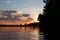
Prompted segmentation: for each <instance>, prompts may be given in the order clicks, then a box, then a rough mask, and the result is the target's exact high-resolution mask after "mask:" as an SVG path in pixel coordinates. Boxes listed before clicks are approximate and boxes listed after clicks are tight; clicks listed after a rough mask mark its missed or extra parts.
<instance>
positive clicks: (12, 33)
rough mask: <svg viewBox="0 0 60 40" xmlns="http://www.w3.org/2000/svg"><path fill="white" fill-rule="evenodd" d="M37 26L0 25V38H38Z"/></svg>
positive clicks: (15, 39)
mask: <svg viewBox="0 0 60 40" xmlns="http://www.w3.org/2000/svg"><path fill="white" fill-rule="evenodd" d="M39 30H40V29H39V27H29V26H28V27H0V40H39V37H40V35H39Z"/></svg>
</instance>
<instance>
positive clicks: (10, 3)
mask: <svg viewBox="0 0 60 40" xmlns="http://www.w3.org/2000/svg"><path fill="white" fill-rule="evenodd" d="M43 6H44V3H43V0H0V10H16V11H18V12H19V14H26V13H27V14H30V16H31V17H32V18H33V19H34V20H35V21H37V18H38V15H39V13H42V12H43V11H42V10H43Z"/></svg>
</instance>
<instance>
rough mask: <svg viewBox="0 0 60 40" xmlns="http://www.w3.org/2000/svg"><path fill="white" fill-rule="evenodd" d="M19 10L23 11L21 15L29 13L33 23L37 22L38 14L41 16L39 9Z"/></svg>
mask: <svg viewBox="0 0 60 40" xmlns="http://www.w3.org/2000/svg"><path fill="white" fill-rule="evenodd" d="M20 10H21V11H23V12H22V13H29V14H30V17H31V18H33V19H34V20H35V21H37V18H38V15H39V13H41V14H42V12H43V11H42V9H41V8H23V9H20Z"/></svg>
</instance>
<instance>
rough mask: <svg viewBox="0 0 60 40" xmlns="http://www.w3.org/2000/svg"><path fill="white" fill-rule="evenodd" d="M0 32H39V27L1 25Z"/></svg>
mask: <svg viewBox="0 0 60 40" xmlns="http://www.w3.org/2000/svg"><path fill="white" fill-rule="evenodd" d="M0 32H39V28H38V27H0Z"/></svg>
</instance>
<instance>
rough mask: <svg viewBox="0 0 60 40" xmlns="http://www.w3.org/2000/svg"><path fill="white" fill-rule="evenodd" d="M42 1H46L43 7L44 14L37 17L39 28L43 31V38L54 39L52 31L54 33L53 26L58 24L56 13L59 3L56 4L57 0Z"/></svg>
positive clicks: (59, 21) (59, 20)
mask: <svg viewBox="0 0 60 40" xmlns="http://www.w3.org/2000/svg"><path fill="white" fill-rule="evenodd" d="M44 3H46V5H45V6H44V9H43V11H44V12H43V14H44V15H41V16H39V18H38V20H39V21H40V29H41V31H43V32H44V33H45V37H46V38H45V40H51V39H52V40H54V39H55V38H53V37H54V33H55V34H56V32H54V31H56V29H55V26H56V28H57V27H58V26H60V24H59V23H60V15H59V14H58V13H57V12H59V11H58V10H59V7H58V6H59V5H58V4H57V0H46V1H44ZM56 6H57V7H56ZM50 36H51V37H50Z"/></svg>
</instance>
